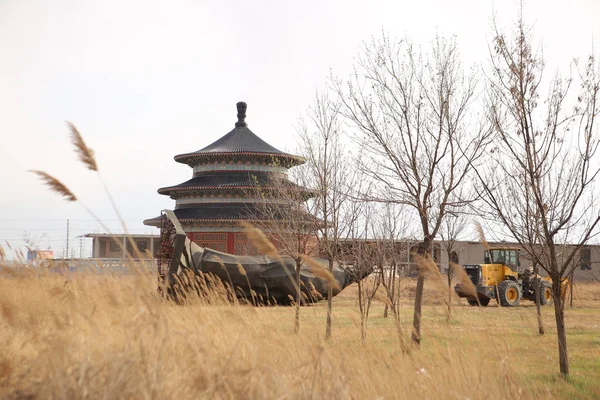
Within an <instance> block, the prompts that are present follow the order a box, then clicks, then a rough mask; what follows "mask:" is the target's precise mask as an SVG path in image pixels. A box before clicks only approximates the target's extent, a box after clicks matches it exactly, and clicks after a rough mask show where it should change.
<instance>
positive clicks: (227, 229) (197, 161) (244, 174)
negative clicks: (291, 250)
mask: <svg viewBox="0 0 600 400" xmlns="http://www.w3.org/2000/svg"><path fill="white" fill-rule="evenodd" d="M246 107H247V106H246V103H244V102H239V103H237V112H238V113H237V117H238V121H237V122H236V123H235V127H234V129H233V130H232V131H231V132H229V133H227V134H226V135H225V136H223V137H221V138H220V139H219V140H217V141H216V142H214V143H212V144H210V145H208V146H206V147H204V148H202V149H201V150H198V151H195V152H192V153H185V154H180V155H177V156H175V161H177V162H180V163H183V164H187V165H189V166H190V168H192V170H193V176H192V179H190V180H188V181H186V182H183V183H180V184H178V185H175V186H168V187H163V188H160V189H158V193H160V194H162V195H165V196H170V197H171V198H172V199H173V200H175V209H174V210H173V212H174V213H175V215H176V216H177V218H178V219H179V222H180V223H181V226H182V228H183V230H184V231H185V232H186V233H187V234H188V237H189V239H190V240H191V241H193V242H195V243H197V244H198V245H200V246H202V247H208V248H211V249H214V250H217V251H222V252H226V253H231V254H237V255H255V254H258V253H257V250H256V248H255V247H254V245H253V244H252V243H251V242H250V240H249V239H248V237H247V236H246V234H245V233H244V230H243V228H242V227H241V226H240V221H251V222H252V221H254V222H259V223H264V222H267V223H272V222H274V223H277V221H278V218H279V216H280V215H285V214H286V213H285V211H282V212H281V213H279V216H278V215H264V214H265V213H264V211H262V212H261V210H264V209H265V207H259V206H257V204H259V203H270V204H274V205H277V207H281V208H280V209H281V210H284V207H286V205H285V204H284V203H282V202H280V201H279V200H280V199H279V198H278V197H277V188H279V187H281V186H282V185H286V186H287V187H290V188H292V190H294V189H297V190H298V191H302V193H305V194H306V198H309V197H311V196H312V194H311V192H310V191H309V190H307V189H305V188H302V187H299V186H297V185H295V184H293V183H292V182H291V181H290V180H289V179H288V169H289V168H291V167H294V166H297V165H300V164H302V163H304V161H305V160H304V158H302V157H299V156H295V155H292V154H288V153H285V152H283V151H280V150H278V149H276V148H275V147H273V146H271V145H270V144H268V143H267V142H265V141H264V140H262V139H261V138H259V137H258V136H257V135H255V134H254V133H253V132H252V131H251V130H250V129H248V124H247V123H246ZM259 193H260V194H262V195H259ZM144 224H146V225H150V226H156V227H159V228H160V227H161V226H160V224H161V220H160V217H156V218H152V219H149V220H146V221H144Z"/></svg>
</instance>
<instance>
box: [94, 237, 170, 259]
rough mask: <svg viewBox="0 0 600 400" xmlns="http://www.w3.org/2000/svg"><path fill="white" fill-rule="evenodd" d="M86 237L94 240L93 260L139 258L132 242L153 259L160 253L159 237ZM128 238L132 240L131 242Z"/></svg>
mask: <svg viewBox="0 0 600 400" xmlns="http://www.w3.org/2000/svg"><path fill="white" fill-rule="evenodd" d="M84 237H87V238H92V258H112V259H124V258H129V257H133V258H138V257H136V254H135V251H134V249H133V246H132V244H131V241H133V242H134V243H135V245H136V246H137V249H138V250H139V251H140V252H141V253H146V254H148V253H149V254H151V255H152V257H155V258H156V256H157V255H158V252H159V251H160V236H159V235H152V234H145V235H141V234H131V235H126V234H118V233H88V234H86V235H84ZM128 238H131V240H129V239H128Z"/></svg>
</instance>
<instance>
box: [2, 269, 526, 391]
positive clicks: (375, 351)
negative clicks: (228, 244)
mask: <svg viewBox="0 0 600 400" xmlns="http://www.w3.org/2000/svg"><path fill="white" fill-rule="evenodd" d="M155 287H156V278H155V276H154V275H153V274H150V273H141V272H138V273H136V274H132V275H128V276H94V275H83V274H72V275H69V276H56V275H49V274H38V273H31V272H28V273H20V274H14V275H13V276H11V277H3V278H0V293H2V296H1V297H0V326H1V327H2V328H1V329H0V342H1V343H2V348H3V351H2V352H0V397H2V398H32V399H33V398H107V399H113V398H136V399H137V398H177V399H191V398H261V399H262V398H380V397H383V398H427V399H438V398H440V399H441V398H444V399H465V398H471V399H475V398H483V397H485V398H490V399H496V398H498V399H500V398H506V397H509V396H510V397H513V398H515V397H516V398H524V397H533V394H530V393H527V392H526V391H525V390H524V389H523V388H522V387H520V386H519V383H518V381H517V379H516V376H515V373H514V371H513V370H512V367H511V365H510V363H506V362H503V361H502V360H503V358H502V357H496V356H497V355H494V357H493V358H492V359H491V360H490V359H489V356H490V353H489V352H488V351H484V352H480V353H478V352H473V351H471V349H466V348H462V347H461V346H457V345H453V344H451V343H450V344H448V345H438V344H435V343H433V344H428V343H427V341H426V342H425V346H424V349H423V350H424V351H422V352H414V353H412V354H411V355H403V354H402V352H401V351H400V349H399V346H398V344H397V342H396V341H395V340H394V333H393V328H392V326H390V327H389V329H388V328H381V329H375V330H374V331H372V332H373V333H372V340H371V341H369V342H367V343H366V344H362V343H361V336H360V329H359V327H357V326H354V325H352V323H351V321H352V312H351V311H349V310H347V309H344V311H343V312H341V315H340V317H339V318H340V321H339V324H340V326H338V328H336V332H337V333H336V336H335V337H334V340H333V341H331V342H324V341H323V340H322V326H321V325H322V324H321V321H322V318H321V316H322V315H324V309H323V308H322V307H320V306H316V307H307V308H306V311H305V312H304V320H305V322H303V324H304V328H303V333H302V334H301V335H295V334H293V329H292V324H291V321H292V318H293V312H291V310H290V309H289V308H287V307H271V308H255V307H249V306H240V305H237V304H230V303H227V302H225V301H223V302H221V303H219V299H220V298H221V297H220V296H222V294H223V293H219V292H215V293H214V294H213V296H215V299H213V300H216V301H214V302H213V303H212V304H209V303H208V302H206V301H204V300H207V299H198V301H193V300H189V301H188V303H187V304H186V305H185V306H178V305H175V304H173V303H169V302H166V301H164V300H163V299H162V298H161V297H160V296H158V295H157V294H156V293H155ZM342 301H343V300H342ZM215 304H223V305H221V306H219V305H215ZM225 304H228V305H225ZM347 313H349V314H350V316H349V317H348V318H347V319H345V317H344V315H345V314H347ZM288 322H289V323H288ZM494 348H497V346H494ZM499 351H500V353H502V351H503V350H499ZM483 393H485V396H482V394H483Z"/></svg>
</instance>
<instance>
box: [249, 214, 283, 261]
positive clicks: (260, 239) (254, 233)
mask: <svg viewBox="0 0 600 400" xmlns="http://www.w3.org/2000/svg"><path fill="white" fill-rule="evenodd" d="M241 225H242V226H243V227H244V230H245V231H246V234H247V235H248V239H250V241H251V242H252V244H254V246H256V248H257V249H258V251H259V252H260V253H261V254H265V255H267V256H270V257H279V253H278V252H277V248H276V247H275V245H274V244H273V243H271V241H270V240H269V239H268V238H267V236H266V235H265V234H264V232H263V231H261V230H260V229H258V228H257V227H255V226H254V225H252V224H250V223H248V222H242V223H241Z"/></svg>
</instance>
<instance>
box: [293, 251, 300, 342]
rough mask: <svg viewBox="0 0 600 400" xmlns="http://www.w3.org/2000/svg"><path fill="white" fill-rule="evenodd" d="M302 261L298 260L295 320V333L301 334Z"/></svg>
mask: <svg viewBox="0 0 600 400" xmlns="http://www.w3.org/2000/svg"><path fill="white" fill-rule="evenodd" d="M301 265H302V264H301V262H300V260H299V259H298V260H296V317H295V319H294V332H296V333H299V332H300V303H301V302H302V287H301V281H300V267H301Z"/></svg>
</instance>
